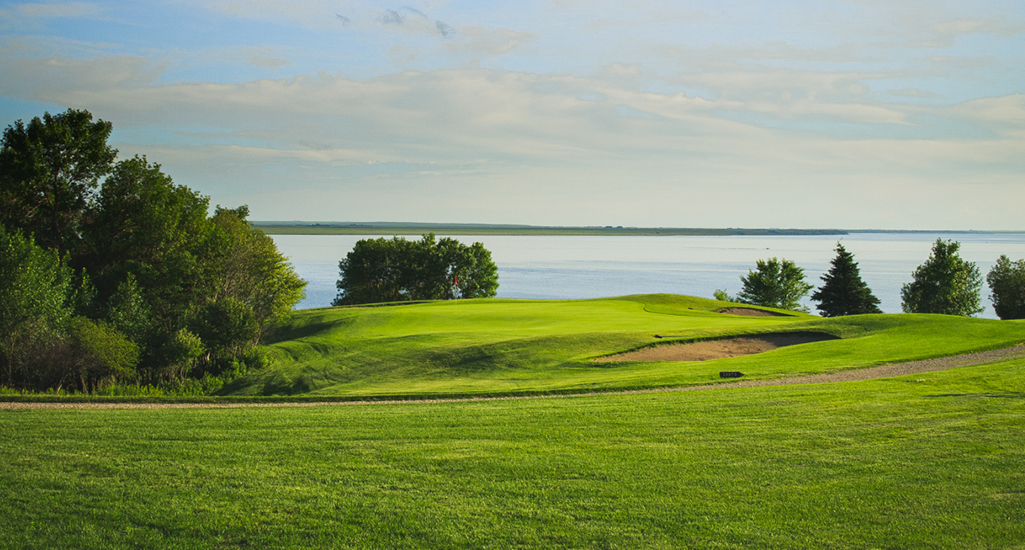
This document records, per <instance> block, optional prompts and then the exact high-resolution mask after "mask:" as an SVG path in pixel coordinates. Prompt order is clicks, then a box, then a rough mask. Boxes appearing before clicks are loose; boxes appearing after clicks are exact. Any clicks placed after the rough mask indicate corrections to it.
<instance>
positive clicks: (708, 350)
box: [595, 332, 838, 363]
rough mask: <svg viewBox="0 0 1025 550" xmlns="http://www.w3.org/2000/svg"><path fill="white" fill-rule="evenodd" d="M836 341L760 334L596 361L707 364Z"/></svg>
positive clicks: (812, 334) (813, 335)
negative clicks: (780, 349) (785, 348)
mask: <svg viewBox="0 0 1025 550" xmlns="http://www.w3.org/2000/svg"><path fill="white" fill-rule="evenodd" d="M837 339H838V338H837V337H836V336H830V335H829V334H822V333H820V332H790V333H785V334H759V335H757V336H743V337H739V338H724V339H721V340H705V341H702V342H692V343H689V344H666V345H663V346H653V347H650V348H644V349H639V350H637V351H631V352H627V353H620V354H619V355H610V356H608V357H599V358H597V359H595V361H599V362H603V363H604V362H611V361H708V360H709V359H723V358H726V357H739V356H741V355H753V354H755V353H762V352H765V351H769V350H773V349H776V348H782V347H785V346H794V345H797V344H807V343H810V342H822V341H824V340H837Z"/></svg>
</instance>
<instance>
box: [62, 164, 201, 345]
mask: <svg viewBox="0 0 1025 550" xmlns="http://www.w3.org/2000/svg"><path fill="white" fill-rule="evenodd" d="M208 207H209V199H208V198H207V197H204V196H202V195H200V194H198V193H196V192H194V191H192V190H191V189H189V188H188V187H185V186H183V185H177V184H175V183H174V181H173V180H172V179H171V178H170V176H168V175H166V174H164V173H163V172H162V171H161V169H160V165H159V164H154V163H150V162H149V161H148V160H147V159H146V157H140V156H136V157H134V158H131V159H127V160H123V161H121V162H119V163H118V164H117V165H116V166H115V168H114V171H113V173H112V174H111V175H110V177H108V178H107V179H106V181H104V183H103V187H102V188H101V190H100V193H99V195H98V197H97V199H96V202H95V204H94V206H93V208H92V209H91V211H90V215H89V221H88V223H87V224H85V225H84V228H83V229H84V231H83V232H84V235H85V241H86V243H85V244H86V246H85V247H84V250H85V252H84V253H83V254H82V259H81V263H82V264H83V265H84V266H86V267H87V268H88V272H89V274H90V275H91V277H92V280H93V283H94V284H95V285H96V289H97V294H98V300H99V301H100V302H101V303H103V304H105V303H106V302H107V301H108V300H110V298H111V297H112V296H113V295H114V293H115V292H116V291H117V289H118V287H119V286H120V285H121V284H122V283H124V282H125V281H127V280H128V278H129V276H131V277H132V278H134V280H135V281H136V285H137V289H138V293H139V294H140V295H141V297H142V300H143V301H144V302H145V304H146V308H147V309H148V311H149V313H150V315H151V322H152V323H153V328H155V329H158V330H162V331H166V332H174V331H176V330H178V329H179V328H181V327H183V326H185V324H186V323H187V321H188V319H189V316H190V315H191V314H192V312H193V311H194V310H195V309H196V307H198V305H199V304H201V303H202V302H203V300H205V299H208V298H210V297H211V296H212V294H213V291H212V286H213V281H214V280H215V278H216V276H217V273H216V268H215V266H213V265H211V262H207V261H205V258H208V257H210V256H211V255H213V251H212V248H213V247H214V244H213V242H212V235H213V232H214V226H213V224H212V223H211V222H210V220H209V219H208V218H207V208H208Z"/></svg>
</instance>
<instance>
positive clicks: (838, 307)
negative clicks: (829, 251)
mask: <svg viewBox="0 0 1025 550" xmlns="http://www.w3.org/2000/svg"><path fill="white" fill-rule="evenodd" d="M822 281H823V283H824V284H823V285H822V287H821V288H819V289H818V290H816V291H815V293H814V294H812V295H811V299H812V300H813V301H815V302H819V304H818V305H817V306H815V307H816V308H818V310H819V311H820V312H822V316H823V317H840V316H842V315H859V314H862V313H882V311H881V310H880V309H879V298H876V297H875V296H874V295H873V294H872V290H871V289H869V288H868V285H866V284H865V281H862V280H861V273H860V272H859V270H858V262H855V261H854V255H853V254H851V253H850V252H847V250H846V249H845V248H844V247H843V245H842V244H840V243H836V257H835V258H833V261H832V267H831V268H829V273H826V274H825V275H823V276H822Z"/></svg>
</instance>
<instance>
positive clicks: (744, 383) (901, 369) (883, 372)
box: [0, 344, 1025, 410]
mask: <svg viewBox="0 0 1025 550" xmlns="http://www.w3.org/2000/svg"><path fill="white" fill-rule="evenodd" d="M1016 357H1025V344H1018V345H1016V346H1014V347H1010V348H1004V349H998V350H992V351H983V352H978V353H966V354H964V355H953V356H950V357H941V358H938V359H928V360H925V361H911V362H908V363H894V364H892V365H883V366H881V367H870V368H866V369H852V370H848V371H843V372H838V373H834V374H813V375H809V376H790V377H785V378H777V379H773V380H742V379H741V380H738V381H735V382H723V383H718V384H707V385H704V386H687V387H683V388H660V389H651V390H629V391H608V392H593V393H577V394H559V395H541V396H509V397H467V398H460V399H416V400H410V399H406V400H394V401H341V402H322V403H313V402H309V403H166V404H159V403H2V402H0V410H2V409H196V408H217V409H237V408H248V407H323V406H330V405H336V406H337V405H386V404H400V403H453V402H465V401H507V400H512V399H541V398H545V399H552V398H566V397H583V396H595V395H626V394H635V393H663V392H680V391H705V390H716V389H725V388H754V387H761V386H791V385H796V384H823V383H828V382H855V381H859V380H872V379H875V378H890V377H893V376H904V375H906V374H917V373H923V372H934V371H940V370H947V369H952V368H955V367H968V366H972V365H981V364H983V363H993V362H996V361H1001V360H1004V359H1012V358H1016Z"/></svg>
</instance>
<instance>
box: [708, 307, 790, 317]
mask: <svg viewBox="0 0 1025 550" xmlns="http://www.w3.org/2000/svg"><path fill="white" fill-rule="evenodd" d="M715 312H716V313H725V314H727V315H746V316H748V317H789V315H787V314H786V313H777V312H775V311H765V310H764V309H755V308H753V307H728V308H724V309H717V310H715Z"/></svg>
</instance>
